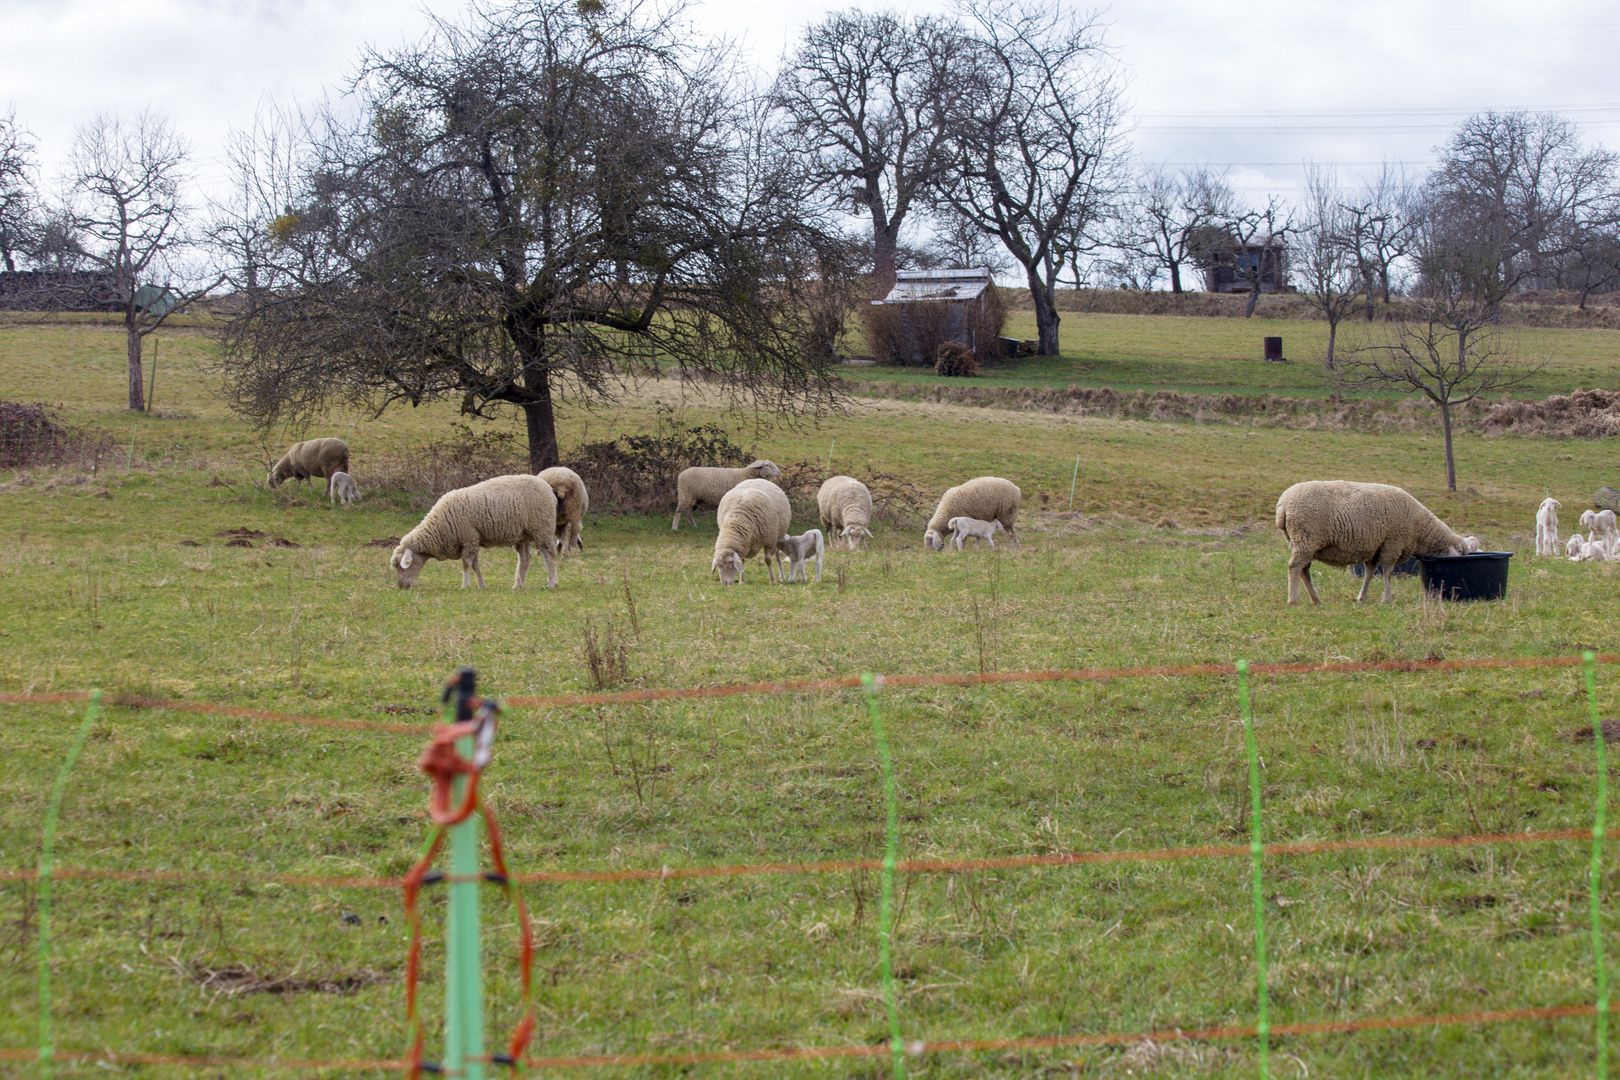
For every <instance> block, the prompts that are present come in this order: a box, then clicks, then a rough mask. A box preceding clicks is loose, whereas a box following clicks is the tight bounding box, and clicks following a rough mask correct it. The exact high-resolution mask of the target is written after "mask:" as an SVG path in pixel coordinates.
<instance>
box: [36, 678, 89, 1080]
mask: <svg viewBox="0 0 1620 1080" xmlns="http://www.w3.org/2000/svg"><path fill="white" fill-rule="evenodd" d="M100 711H101V691H100V690H92V691H91V692H90V704H89V705H87V706H86V707H85V710H84V720H83V721H82V722H81V723H80V724H79V731H78V734H76V735H75V736H74V737H73V743H72V745H71V746H69V747H68V752H67V757H65V758H63V759H62V767H61V768H60V769H58V770H57V772H56V783H55V784H53V785H52V786H51V797H50V801H49V802H48V803H46V805H45V832H44V836H43V838H42V839H41V841H40V847H39V1075H40V1076H41V1077H42V1078H43V1080H51V1077H53V1076H55V1075H56V1065H55V1062H54V1060H53V1059H54V1057H55V1055H56V1046H55V1044H54V1043H53V1042H52V1037H51V873H52V871H53V869H54V865H53V860H54V859H55V857H56V819H57V815H58V814H59V813H60V812H61V809H62V792H63V791H64V790H66V788H67V782H68V774H69V773H71V772H72V771H73V766H74V765H76V764H78V761H79V754H80V753H82V752H83V750H84V744H85V740H87V739H88V738H89V737H90V728H91V727H92V726H93V725H94V724H95V722H96V714H97V713H98V712H100Z"/></svg>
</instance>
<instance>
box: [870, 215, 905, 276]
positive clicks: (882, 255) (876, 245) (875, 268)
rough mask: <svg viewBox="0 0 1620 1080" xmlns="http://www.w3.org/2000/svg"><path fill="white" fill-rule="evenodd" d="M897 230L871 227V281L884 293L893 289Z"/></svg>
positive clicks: (874, 224)
mask: <svg viewBox="0 0 1620 1080" xmlns="http://www.w3.org/2000/svg"><path fill="white" fill-rule="evenodd" d="M899 242H900V236H899V230H898V229H892V228H884V227H883V226H881V225H879V224H877V223H876V222H874V223H873V225H872V281H873V283H874V284H875V285H877V287H878V288H879V289H881V290H882V291H883V292H884V293H887V292H888V291H889V290H890V289H892V288H894V275H895V268H894V253H895V249H896V248H897V247H899Z"/></svg>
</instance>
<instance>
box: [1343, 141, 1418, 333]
mask: <svg viewBox="0 0 1620 1080" xmlns="http://www.w3.org/2000/svg"><path fill="white" fill-rule="evenodd" d="M1339 206H1340V208H1341V209H1342V211H1343V213H1344V230H1345V236H1346V239H1347V240H1348V241H1349V244H1350V247H1351V250H1353V251H1354V252H1355V254H1356V265H1357V268H1358V270H1359V271H1360V273H1361V280H1362V294H1363V296H1364V298H1365V300H1366V309H1365V310H1366V314H1367V321H1368V322H1372V321H1373V317H1374V314H1375V312H1376V308H1375V304H1376V300H1377V298H1378V297H1382V298H1383V301H1384V303H1385V304H1386V305H1387V304H1388V303H1389V294H1390V279H1391V277H1392V276H1393V275H1394V273H1395V268H1396V266H1397V265H1399V264H1400V263H1401V260H1402V259H1404V258H1406V257H1407V256H1408V255H1409V254H1411V251H1412V245H1413V243H1414V241H1415V239H1416V228H1417V214H1418V190H1417V185H1416V184H1414V183H1413V182H1412V180H1411V179H1410V178H1409V177H1408V176H1407V175H1406V174H1405V173H1404V172H1402V171H1401V169H1400V167H1399V166H1391V165H1390V164H1389V163H1388V162H1385V163H1384V164H1383V165H1382V166H1381V167H1380V168H1379V170H1378V173H1377V175H1375V176H1373V177H1370V178H1369V179H1368V180H1367V181H1366V182H1365V183H1363V184H1362V185H1361V186H1360V187H1359V188H1357V189H1354V190H1351V191H1346V192H1344V195H1343V198H1342V200H1341V201H1340V203H1339Z"/></svg>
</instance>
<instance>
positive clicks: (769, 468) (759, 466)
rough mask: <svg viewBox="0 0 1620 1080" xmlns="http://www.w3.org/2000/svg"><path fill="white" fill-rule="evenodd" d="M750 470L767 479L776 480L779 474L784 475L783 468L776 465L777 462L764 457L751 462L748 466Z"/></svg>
mask: <svg viewBox="0 0 1620 1080" xmlns="http://www.w3.org/2000/svg"><path fill="white" fill-rule="evenodd" d="M748 471H749V472H751V473H753V474H754V475H755V476H758V477H763V478H764V479H766V480H775V479H776V478H777V477H778V476H781V475H782V470H781V469H778V468H777V467H776V462H774V461H766V460H765V459H763V458H761V459H760V460H758V461H755V462H752V463H750V464H749V466H748Z"/></svg>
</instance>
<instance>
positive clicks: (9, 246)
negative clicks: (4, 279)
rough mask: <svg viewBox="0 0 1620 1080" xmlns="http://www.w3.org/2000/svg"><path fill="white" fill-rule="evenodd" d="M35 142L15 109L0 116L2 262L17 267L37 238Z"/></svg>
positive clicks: (0, 251) (37, 212)
mask: <svg viewBox="0 0 1620 1080" xmlns="http://www.w3.org/2000/svg"><path fill="white" fill-rule="evenodd" d="M34 166H35V162H34V144H33V142H31V141H30V140H29V137H28V133H27V132H26V131H24V130H23V129H22V128H21V127H20V126H19V125H18V123H17V114H16V113H15V112H13V113H11V114H10V115H7V116H0V263H3V264H4V267H5V269H6V270H8V271H13V272H15V271H16V269H17V256H18V255H22V254H24V253H26V252H28V251H29V250H30V249H31V248H33V247H34V246H35V244H36V243H37V241H38V236H37V234H38V231H39V207H38V201H39V200H38V197H37V194H36V192H35V188H34Z"/></svg>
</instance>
